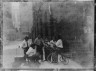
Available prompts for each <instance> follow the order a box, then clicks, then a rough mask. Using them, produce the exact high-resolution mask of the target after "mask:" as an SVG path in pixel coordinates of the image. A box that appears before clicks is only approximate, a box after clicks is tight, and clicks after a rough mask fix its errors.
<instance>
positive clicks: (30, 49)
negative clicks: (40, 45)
mask: <svg viewBox="0 0 96 71" xmlns="http://www.w3.org/2000/svg"><path fill="white" fill-rule="evenodd" d="M32 50H33V49H32V47H30V48H29V49H28V51H27V52H26V54H27V55H29V54H30V53H32Z"/></svg>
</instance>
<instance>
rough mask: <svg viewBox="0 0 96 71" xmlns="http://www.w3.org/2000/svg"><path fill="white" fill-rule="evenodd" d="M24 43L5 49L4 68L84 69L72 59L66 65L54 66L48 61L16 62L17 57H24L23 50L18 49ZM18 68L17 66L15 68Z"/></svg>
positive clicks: (17, 42)
mask: <svg viewBox="0 0 96 71" xmlns="http://www.w3.org/2000/svg"><path fill="white" fill-rule="evenodd" d="M21 42H22V41H14V42H11V43H10V44H8V45H6V46H4V47H3V67H4V68H13V64H15V63H16V65H17V67H19V68H73V69H77V68H79V69H80V68H83V67H82V66H81V65H80V64H78V63H76V62H75V61H73V60H72V59H69V63H68V64H67V65H64V64H63V63H58V64H53V63H49V62H47V61H44V62H41V63H40V64H38V63H32V64H31V65H29V64H24V63H23V62H22V61H19V62H15V58H16V57H23V50H22V48H18V46H19V44H20V43H21ZM15 67H16V66H15Z"/></svg>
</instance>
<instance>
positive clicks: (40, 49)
mask: <svg viewBox="0 0 96 71" xmlns="http://www.w3.org/2000/svg"><path fill="white" fill-rule="evenodd" d="M34 44H35V45H36V46H37V47H36V52H37V53H39V54H40V55H41V59H43V40H42V38H41V35H38V37H37V38H36V39H35V41H34Z"/></svg>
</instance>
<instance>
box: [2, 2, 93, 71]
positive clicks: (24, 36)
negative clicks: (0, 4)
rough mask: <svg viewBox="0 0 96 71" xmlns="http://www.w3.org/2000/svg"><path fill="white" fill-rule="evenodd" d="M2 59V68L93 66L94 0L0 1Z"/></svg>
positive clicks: (80, 67)
mask: <svg viewBox="0 0 96 71" xmlns="http://www.w3.org/2000/svg"><path fill="white" fill-rule="evenodd" d="M2 59H3V62H2V63H3V68H25V69H26V68H27V69H33V68H38V69H40V68H42V69H52V68H59V69H70V68H71V69H85V68H86V69H93V67H94V2H93V1H75V0H74V1H73V0H72V1H69V0H68V1H63V0H62V1H61V0H60V1H58V2H55V1H51V0H50V1H48V2H46V1H43V0H40V1H33V2H3V58H2ZM61 71H62V70H61Z"/></svg>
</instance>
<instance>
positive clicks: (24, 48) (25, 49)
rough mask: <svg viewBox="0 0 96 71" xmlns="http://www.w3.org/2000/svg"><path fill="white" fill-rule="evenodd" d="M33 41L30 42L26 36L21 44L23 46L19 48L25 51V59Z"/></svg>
mask: <svg viewBox="0 0 96 71" xmlns="http://www.w3.org/2000/svg"><path fill="white" fill-rule="evenodd" d="M31 43H32V42H31V40H29V37H28V36H26V37H25V38H24V40H23V42H22V43H21V45H20V46H19V47H21V48H23V50H24V57H25V56H26V52H27V51H28V49H29V47H30V45H31Z"/></svg>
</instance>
